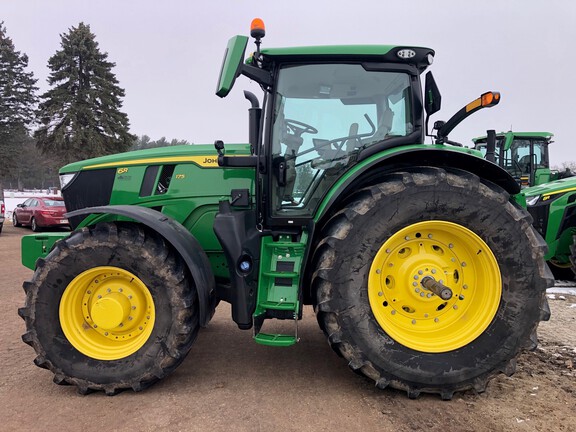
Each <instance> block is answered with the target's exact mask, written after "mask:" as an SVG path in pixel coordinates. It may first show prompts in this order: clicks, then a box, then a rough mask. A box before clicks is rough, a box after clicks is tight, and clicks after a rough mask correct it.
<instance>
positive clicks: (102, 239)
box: [19, 223, 199, 395]
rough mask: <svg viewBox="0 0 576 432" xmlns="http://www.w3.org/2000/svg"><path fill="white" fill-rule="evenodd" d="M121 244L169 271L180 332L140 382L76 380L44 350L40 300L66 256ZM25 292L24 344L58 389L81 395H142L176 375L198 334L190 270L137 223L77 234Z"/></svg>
mask: <svg viewBox="0 0 576 432" xmlns="http://www.w3.org/2000/svg"><path fill="white" fill-rule="evenodd" d="M118 243H124V244H130V245H131V247H134V248H138V249H137V250H138V251H139V253H140V254H148V255H149V256H150V257H154V259H155V261H156V262H158V263H161V265H159V266H158V270H157V271H158V272H164V273H165V274H166V276H165V277H167V278H168V279H169V280H170V281H171V282H172V283H171V285H170V286H171V289H169V290H167V292H168V295H169V297H170V303H171V304H172V305H173V306H172V307H173V309H172V311H173V324H172V327H173V328H174V329H176V330H177V331H172V332H171V333H170V334H169V336H168V339H167V340H166V341H164V342H163V344H162V345H163V349H162V350H161V354H160V355H158V356H157V357H156V358H155V359H154V364H153V366H152V367H151V368H150V369H149V370H146V371H142V373H141V374H140V376H139V377H138V379H135V380H132V381H131V382H125V381H124V380H123V379H122V377H118V380H117V382H113V383H105V384H104V383H98V382H94V381H91V380H86V379H83V378H80V377H75V376H71V375H69V374H67V373H66V371H64V370H62V369H61V368H60V367H58V366H57V365H56V364H55V362H53V361H52V360H51V359H50V358H49V356H48V355H47V350H46V347H44V346H43V345H42V343H41V342H40V338H39V336H38V334H39V332H41V331H42V329H41V328H38V326H39V325H38V323H37V321H36V318H35V312H36V300H37V297H38V292H39V290H40V289H42V288H41V287H42V285H43V283H44V280H45V278H46V275H47V274H48V273H49V272H50V271H52V270H54V269H55V268H57V267H58V265H59V263H60V262H61V261H62V260H64V259H65V258H66V257H67V256H69V255H74V254H75V253H77V252H78V251H79V250H82V249H85V248H90V247H93V246H94V245H99V246H108V247H110V248H114V247H115V246H116V245H117V244H118ZM23 288H24V291H25V293H26V304H25V306H24V307H23V308H20V310H19V315H20V316H21V317H22V318H23V319H24V321H25V322H26V330H27V331H26V333H25V334H24V335H23V336H22V340H23V341H24V342H25V343H27V344H28V345H30V346H32V347H33V348H34V350H35V351H36V354H37V357H36V359H35V360H34V362H35V363H36V365H38V366H39V367H43V368H46V369H49V370H50V371H52V372H53V373H54V381H55V382H57V383H58V384H70V385H74V386H76V387H77V391H78V393H80V394H89V393H91V392H93V391H103V392H104V393H105V394H107V395H115V394H117V393H119V392H120V391H122V390H125V389H132V390H134V391H140V390H143V389H145V388H147V387H149V386H150V385H152V384H153V383H154V382H156V381H158V380H159V379H162V378H163V377H165V376H167V375H169V374H170V373H171V372H173V371H174V369H176V367H177V366H178V365H179V364H180V363H181V362H182V361H183V359H184V358H185V357H186V354H187V353H188V351H189V350H190V347H191V346H192V343H193V342H194V340H195V339H196V336H197V333H198V329H199V325H198V319H199V317H198V308H197V298H196V288H195V286H194V283H193V281H191V279H190V278H189V277H188V270H187V267H186V266H185V264H184V263H183V260H182V259H181V258H180V256H179V255H178V254H177V253H176V252H175V251H174V250H173V249H172V248H171V246H170V245H169V244H167V243H166V242H165V241H164V239H163V238H162V237H160V236H159V235H158V234H156V233H155V232H153V231H151V230H149V229H147V228H145V227H143V226H141V225H138V224H132V223H104V224H98V225H96V226H94V227H89V228H83V229H81V230H79V231H76V232H74V233H72V234H71V236H70V237H68V238H66V239H63V240H59V241H58V242H56V244H55V246H54V248H53V250H52V251H51V252H50V254H49V255H48V257H46V259H45V260H39V261H38V263H37V269H36V271H35V273H34V275H33V277H32V280H30V281H26V282H24V284H23ZM182 329H185V331H183V330H182Z"/></svg>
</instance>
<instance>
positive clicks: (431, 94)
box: [424, 72, 442, 116]
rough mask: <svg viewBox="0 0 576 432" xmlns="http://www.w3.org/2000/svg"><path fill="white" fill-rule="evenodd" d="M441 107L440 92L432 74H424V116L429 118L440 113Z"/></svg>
mask: <svg viewBox="0 0 576 432" xmlns="http://www.w3.org/2000/svg"><path fill="white" fill-rule="evenodd" d="M441 105H442V95H440V90H438V86H437V85H436V81H435V80H434V76H433V75H432V72H428V73H427V74H426V83H425V84H424V109H425V110H426V114H427V115H429V116H431V115H432V114H434V113H436V112H438V111H440V106H441Z"/></svg>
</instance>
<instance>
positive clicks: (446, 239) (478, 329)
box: [368, 220, 502, 353]
mask: <svg viewBox="0 0 576 432" xmlns="http://www.w3.org/2000/svg"><path fill="white" fill-rule="evenodd" d="M425 276H430V277H433V278H434V279H435V280H436V281H438V282H441V283H443V284H444V285H445V286H447V287H449V288H450V289H451V290H452V293H453V295H452V298H450V299H448V300H442V299H441V298H440V297H439V296H437V295H435V294H433V293H431V292H430V291H428V290H426V289H424V288H423V286H422V285H421V281H422V278H424V277H425ZM501 294H502V281H501V277H500V269H499V266H498V262H497V261H496V258H495V256H494V254H493V253H492V251H491V250H490V248H489V247H488V245H487V244H486V243H485V242H484V241H483V240H482V239H481V238H480V237H479V236H478V235H476V234H475V233H474V232H472V231H470V230H469V229H467V228H466V227H464V226H462V225H459V224H456V223H452V222H446V221H438V220H433V221H425V222H419V223H415V224H413V225H410V226H408V227H406V228H403V229H401V230H400V231H398V232H396V233H395V234H393V235H392V236H391V237H390V238H389V239H388V240H386V242H385V243H384V244H383V245H382V246H381V247H380V249H379V251H378V253H377V254H376V256H375V258H374V261H373V262H372V265H371V268H370V275H369V278H368V297H369V301H370V307H371V309H372V312H373V314H374V316H375V318H376V320H377V321H378V324H379V325H380V326H381V327H382V329H383V330H384V331H385V332H386V333H387V334H388V335H389V336H390V337H392V338H393V339H394V340H395V341H397V342H399V343H401V344H402V345H404V346H406V347H408V348H411V349H414V350H417V351H422V352H430V353H439V352H447V351H452V350H455V349H458V348H461V347H464V346H466V345H467V344H469V343H470V342H472V341H473V340H474V339H476V338H477V337H478V336H480V335H481V334H482V333H483V332H484V331H485V330H486V328H487V327H488V326H489V325H490V323H491V322H492V320H493V318H494V316H495V315H496V312H497V310H498V307H499V304H500V299H501Z"/></svg>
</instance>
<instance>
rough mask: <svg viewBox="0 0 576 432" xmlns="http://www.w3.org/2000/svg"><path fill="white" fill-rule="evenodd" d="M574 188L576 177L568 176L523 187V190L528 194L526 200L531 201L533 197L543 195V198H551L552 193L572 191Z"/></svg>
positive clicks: (575, 186) (575, 188) (575, 187)
mask: <svg viewBox="0 0 576 432" xmlns="http://www.w3.org/2000/svg"><path fill="white" fill-rule="evenodd" d="M574 190H576V177H568V178H564V179H560V180H555V181H552V182H549V183H545V184H542V185H539V186H532V187H529V188H526V189H523V190H522V192H523V193H524V194H525V195H526V200H527V201H530V198H531V197H538V196H542V199H543V200H547V199H550V197H551V196H552V195H557V194H561V193H565V192H571V191H574ZM546 197H548V198H546Z"/></svg>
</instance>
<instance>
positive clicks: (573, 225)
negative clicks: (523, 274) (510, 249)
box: [524, 177, 576, 280]
mask: <svg viewBox="0 0 576 432" xmlns="http://www.w3.org/2000/svg"><path fill="white" fill-rule="evenodd" d="M524 193H525V194H526V203H527V205H528V211H529V212H530V214H531V215H532V218H533V219H534V227H535V228H536V230H537V231H538V232H539V233H540V234H541V235H542V237H544V239H545V240H546V243H547V244H548V253H547V254H546V255H545V259H546V260H547V262H548V264H549V266H550V269H551V270H552V273H553V274H554V276H555V277H556V279H567V280H572V279H574V276H575V273H576V237H575V235H576V177H569V178H563V179H560V180H556V181H553V182H549V183H546V184H543V185H540V186H534V187H531V188H527V189H524Z"/></svg>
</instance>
